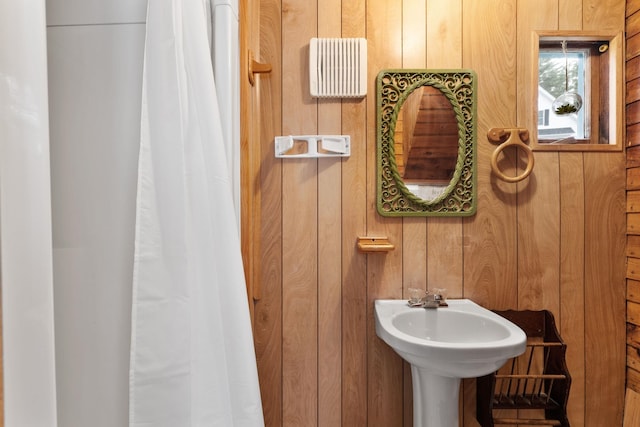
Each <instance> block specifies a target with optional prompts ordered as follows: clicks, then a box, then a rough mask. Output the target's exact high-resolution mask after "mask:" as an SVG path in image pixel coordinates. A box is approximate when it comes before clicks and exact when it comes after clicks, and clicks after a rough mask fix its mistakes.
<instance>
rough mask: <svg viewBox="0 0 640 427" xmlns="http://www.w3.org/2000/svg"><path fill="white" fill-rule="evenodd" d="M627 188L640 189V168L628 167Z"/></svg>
mask: <svg viewBox="0 0 640 427" xmlns="http://www.w3.org/2000/svg"><path fill="white" fill-rule="evenodd" d="M627 190H640V168H631V169H627Z"/></svg>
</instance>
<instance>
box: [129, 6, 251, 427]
mask: <svg viewBox="0 0 640 427" xmlns="http://www.w3.org/2000/svg"><path fill="white" fill-rule="evenodd" d="M146 31H147V32H146V42H145V59H144V72H143V73H144V74H143V91H142V92H143V93H142V117H141V135H140V157H139V170H138V198H137V210H136V242H135V255H134V277H133V307H132V332H131V362H130V376H129V378H130V398H129V401H130V410H129V412H130V421H129V424H130V426H132V427H134V426H135V427H142V426H154V427H162V426H166V427H192V426H224V427H230V426H262V425H264V422H263V417H262V407H261V401H260V391H259V386H258V376H257V369H256V361H255V352H254V348H253V339H252V334H251V322H250V316H249V308H248V303H247V294H246V288H245V279H244V273H243V268H242V259H241V255H240V242H239V237H238V230H237V226H236V219H235V212H234V207H233V197H232V183H231V180H230V177H229V171H228V167H227V164H226V155H225V149H224V145H223V137H222V131H221V123H220V118H219V109H218V108H219V107H218V104H217V98H216V90H215V84H214V79H213V72H212V65H211V57H210V51H209V45H208V35H207V17H206V11H205V6H204V4H203V3H202V2H197V1H196V2H194V1H181V0H155V1H150V2H149V3H148V11H147V30H146Z"/></svg>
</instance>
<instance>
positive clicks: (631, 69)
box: [625, 56, 640, 82]
mask: <svg viewBox="0 0 640 427" xmlns="http://www.w3.org/2000/svg"><path fill="white" fill-rule="evenodd" d="M639 77H640V56H636V57H635V58H631V59H630V60H628V61H627V62H626V65H625V81H627V82H629V81H631V80H634V79H637V78H639Z"/></svg>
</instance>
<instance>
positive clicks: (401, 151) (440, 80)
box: [377, 70, 477, 216]
mask: <svg viewBox="0 0 640 427" xmlns="http://www.w3.org/2000/svg"><path fill="white" fill-rule="evenodd" d="M476 80H477V79H476V75H475V73H474V72H473V71H471V70H383V71H382V72H380V74H378V79H377V97H378V98H377V114H378V129H377V136H378V150H377V154H378V191H377V206H378V212H379V213H380V215H384V216H469V215H473V214H474V213H475V210H476V197H477V196H476V165H475V161H476V127H475V114H476V96H475V91H476Z"/></svg>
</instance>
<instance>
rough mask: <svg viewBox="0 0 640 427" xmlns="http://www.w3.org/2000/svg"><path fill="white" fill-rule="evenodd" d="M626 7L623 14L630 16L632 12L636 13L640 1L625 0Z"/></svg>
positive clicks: (639, 8) (639, 7) (639, 6)
mask: <svg viewBox="0 0 640 427" xmlns="http://www.w3.org/2000/svg"><path fill="white" fill-rule="evenodd" d="M625 3H626V7H625V9H626V10H625V16H631V15H633V14H634V13H636V12H637V11H638V10H640V1H638V0H626V2H625Z"/></svg>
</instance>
